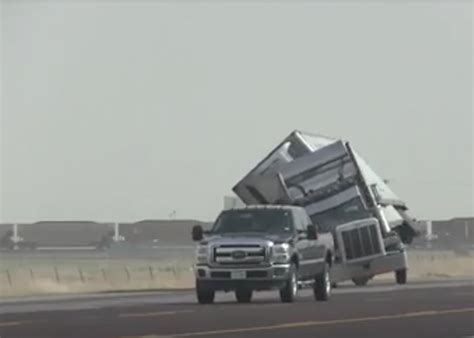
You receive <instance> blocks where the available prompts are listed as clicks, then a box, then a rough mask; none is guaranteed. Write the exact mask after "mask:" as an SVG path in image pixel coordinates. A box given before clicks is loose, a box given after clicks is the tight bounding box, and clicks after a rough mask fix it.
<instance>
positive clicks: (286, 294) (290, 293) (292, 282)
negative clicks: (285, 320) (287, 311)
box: [280, 263, 298, 303]
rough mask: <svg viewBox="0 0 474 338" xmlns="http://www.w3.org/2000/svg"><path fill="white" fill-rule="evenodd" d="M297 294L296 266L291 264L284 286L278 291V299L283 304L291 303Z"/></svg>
mask: <svg viewBox="0 0 474 338" xmlns="http://www.w3.org/2000/svg"><path fill="white" fill-rule="evenodd" d="M297 293H298V277H297V269H296V265H295V264H294V263H293V264H291V267H290V276H289V277H288V279H287V281H286V283H285V286H284V287H283V288H282V289H280V299H281V301H282V302H283V303H293V302H294V301H295V298H296V294H297Z"/></svg>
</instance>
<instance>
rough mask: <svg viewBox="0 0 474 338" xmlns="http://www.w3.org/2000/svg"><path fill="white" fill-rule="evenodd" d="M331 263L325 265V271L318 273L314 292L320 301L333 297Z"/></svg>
mask: <svg viewBox="0 0 474 338" xmlns="http://www.w3.org/2000/svg"><path fill="white" fill-rule="evenodd" d="M329 269H330V268H329V264H328V263H326V264H325V265H324V271H323V272H322V273H321V274H319V275H317V276H316V278H315V280H314V286H313V293H314V298H315V299H316V300H318V301H327V300H329V298H330V297H331V275H330V273H329Z"/></svg>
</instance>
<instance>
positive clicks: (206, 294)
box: [196, 280, 216, 304]
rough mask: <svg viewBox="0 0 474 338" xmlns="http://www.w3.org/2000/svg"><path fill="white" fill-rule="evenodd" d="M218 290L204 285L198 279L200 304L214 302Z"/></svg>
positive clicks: (197, 294) (197, 293)
mask: <svg viewBox="0 0 474 338" xmlns="http://www.w3.org/2000/svg"><path fill="white" fill-rule="evenodd" d="M215 294H216V292H215V291H214V290H212V289H208V288H205V287H203V285H202V283H200V282H199V281H198V280H197V281H196V296H197V299H198V302H199V304H212V303H213V302H214V297H215Z"/></svg>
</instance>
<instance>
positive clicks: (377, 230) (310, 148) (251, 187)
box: [233, 131, 417, 285]
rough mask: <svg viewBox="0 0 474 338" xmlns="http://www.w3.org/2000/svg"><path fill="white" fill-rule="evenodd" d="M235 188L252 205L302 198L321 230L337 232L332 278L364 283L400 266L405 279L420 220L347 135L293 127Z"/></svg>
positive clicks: (295, 201) (397, 270) (298, 202)
mask: <svg viewBox="0 0 474 338" xmlns="http://www.w3.org/2000/svg"><path fill="white" fill-rule="evenodd" d="M233 191H234V192H235V193H236V195H237V196H239V198H240V199H241V200H242V201H243V202H244V203H245V204H247V205H252V204H291V205H300V206H303V207H304V208H305V209H306V211H307V213H308V214H309V215H310V217H311V219H312V220H313V222H314V223H315V224H316V225H317V226H319V228H320V231H325V232H331V233H332V234H333V235H334V238H335V242H336V257H335V261H334V266H333V269H332V280H333V281H335V282H341V281H345V280H352V281H353V282H354V283H355V284H356V285H364V284H366V283H367V282H368V281H369V280H370V279H371V278H372V277H373V276H375V275H377V274H382V273H386V272H390V271H394V272H395V276H396V281H397V283H399V284H404V283H406V280H407V269H408V264H407V256H406V251H405V246H404V244H407V243H410V242H411V241H412V239H413V238H414V237H415V236H416V235H417V232H416V231H415V229H414V221H413V220H412V219H411V218H410V217H409V216H408V214H407V207H406V205H405V203H404V202H403V201H402V200H401V199H400V198H399V197H398V196H397V195H396V194H395V193H394V192H393V191H392V190H391V189H390V188H389V187H388V185H387V184H386V182H385V181H384V180H383V179H381V178H380V177H379V176H378V175H377V174H376V173H375V172H374V171H373V170H372V169H371V168H370V167H369V166H368V165H367V163H366V162H365V161H364V160H363V159H362V157H361V156H360V155H358V154H357V153H356V152H355V151H354V150H353V149H352V148H351V146H350V144H349V142H346V141H344V140H338V139H332V138H328V137H325V136H320V135H314V134H310V133H306V132H301V131H294V132H292V133H291V134H290V135H289V136H287V137H286V138H285V139H284V140H283V141H282V142H281V143H280V144H279V145H278V146H277V147H276V148H275V149H273V151H271V152H270V153H269V154H268V156H266V157H265V158H264V159H263V160H262V161H261V162H260V163H259V164H258V165H257V166H256V167H255V168H254V169H252V170H251V171H250V172H249V173H248V174H247V175H246V176H245V177H244V178H243V179H242V180H240V182H238V183H237V184H236V185H235V186H234V188H233Z"/></svg>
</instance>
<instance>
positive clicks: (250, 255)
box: [212, 244, 267, 266]
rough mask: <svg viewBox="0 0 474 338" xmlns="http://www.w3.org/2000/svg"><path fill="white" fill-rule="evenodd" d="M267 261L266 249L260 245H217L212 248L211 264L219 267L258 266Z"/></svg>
mask: <svg viewBox="0 0 474 338" xmlns="http://www.w3.org/2000/svg"><path fill="white" fill-rule="evenodd" d="M266 261H267V249H266V248H265V246H261V245H258V244H256V245H253V244H252V245H233V244H232V245H219V246H216V247H214V248H213V251H212V263H213V264H214V265H221V266H230V265H235V266H245V265H249V266H250V265H259V264H264V263H265V262H266Z"/></svg>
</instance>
